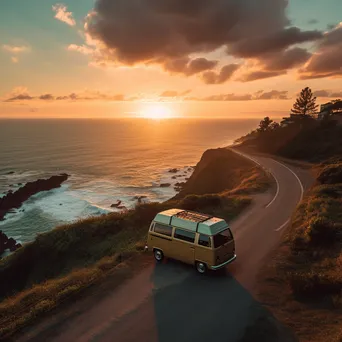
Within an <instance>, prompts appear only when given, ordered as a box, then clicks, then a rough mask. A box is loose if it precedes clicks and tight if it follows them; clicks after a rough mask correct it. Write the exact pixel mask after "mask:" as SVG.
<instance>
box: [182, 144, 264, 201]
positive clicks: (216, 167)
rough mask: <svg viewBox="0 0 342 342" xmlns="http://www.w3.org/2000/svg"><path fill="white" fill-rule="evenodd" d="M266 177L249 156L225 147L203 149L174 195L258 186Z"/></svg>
mask: <svg viewBox="0 0 342 342" xmlns="http://www.w3.org/2000/svg"><path fill="white" fill-rule="evenodd" d="M267 182H268V180H267V178H264V179H263V180H262V179H261V178H260V172H259V169H258V168H256V167H255V164H254V163H253V162H252V161H250V160H249V159H245V158H241V156H239V155H238V154H236V153H234V152H232V151H231V150H228V149H225V148H219V149H215V150H208V151H206V152H205V153H204V154H203V156H202V158H201V160H200V162H199V163H198V165H197V167H196V169H195V171H194V173H193V174H192V176H191V177H190V179H189V180H188V182H187V183H186V185H185V187H184V188H183V189H182V191H181V192H180V193H179V194H178V195H177V196H176V197H175V199H180V198H184V197H185V196H187V195H190V194H194V195H204V194H208V193H219V192H222V191H225V190H227V189H229V190H231V191H232V190H236V191H237V190H238V188H239V187H240V191H242V190H243V189H242V188H244V189H248V191H252V190H261V189H263V188H265V186H267Z"/></svg>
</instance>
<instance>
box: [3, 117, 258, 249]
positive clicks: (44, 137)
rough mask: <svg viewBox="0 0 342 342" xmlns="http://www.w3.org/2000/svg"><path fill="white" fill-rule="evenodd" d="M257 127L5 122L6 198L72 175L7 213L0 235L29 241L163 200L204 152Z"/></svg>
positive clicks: (196, 122)
mask: <svg viewBox="0 0 342 342" xmlns="http://www.w3.org/2000/svg"><path fill="white" fill-rule="evenodd" d="M258 121H259V120H255V119H251V120H232V119H230V120H225V119H219V120H210V119H203V120H200V119H168V120H160V121H157V120H149V119H113V120H108V119H98V120H97V119H87V120H85V119H83V120H81V119H79V120H71V119H70V120H0V197H2V196H4V193H5V192H6V191H8V190H14V191H15V190H16V189H18V188H19V187H20V186H22V185H23V184H25V183H26V182H28V181H33V180H36V179H38V178H46V177H48V176H51V175H56V174H59V173H64V172H65V173H68V174H70V178H69V179H68V180H67V181H66V182H65V183H64V184H63V185H62V187H61V188H58V189H54V190H51V191H47V192H41V193H38V194H37V195H35V196H33V197H31V198H30V199H29V200H28V201H26V202H25V203H24V204H23V206H22V207H21V208H20V209H19V210H15V211H14V212H12V213H9V214H7V215H6V218H5V220H4V221H0V230H2V231H4V232H5V233H6V234H7V235H8V236H9V237H13V238H14V239H16V240H17V241H19V242H21V243H25V242H29V241H32V240H33V239H34V238H35V237H36V235H37V234H39V233H43V232H46V231H49V230H51V229H52V228H54V227H56V226H58V225H62V224H65V223H70V222H73V221H75V220H78V219H80V218H85V217H88V216H97V215H101V214H105V213H109V212H111V211H116V210H118V209H116V208H111V205H112V204H113V203H116V202H117V201H118V200H120V201H122V205H124V206H126V207H127V208H133V207H134V206H135V205H136V203H137V200H136V198H135V197H136V196H146V197H145V198H144V199H143V200H144V201H146V202H151V201H165V200H167V199H169V198H171V197H173V196H174V195H175V194H176V191H175V190H174V186H173V185H174V184H175V183H176V182H184V181H186V178H189V177H190V175H191V171H189V167H190V166H195V165H196V164H197V162H198V161H199V160H200V158H201V155H202V154H203V152H204V151H205V150H207V149H209V148H217V147H224V146H227V145H229V144H231V143H232V142H233V141H234V140H235V139H236V138H238V137H240V136H242V135H244V134H246V133H247V132H249V131H250V130H251V129H254V128H255V127H256V126H257V124H258ZM171 168H177V169H179V171H178V172H177V173H176V174H173V173H170V172H169V170H170V169H171ZM12 172H14V173H12ZM8 173H11V174H8ZM175 175H176V176H177V178H176V179H173V178H172V177H173V176H175ZM20 183H21V184H22V185H18V184H20ZM163 183H170V184H171V186H170V187H160V184H163Z"/></svg>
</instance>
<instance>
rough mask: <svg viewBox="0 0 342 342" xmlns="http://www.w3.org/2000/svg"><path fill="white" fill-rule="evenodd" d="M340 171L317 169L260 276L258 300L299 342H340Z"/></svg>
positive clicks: (341, 165) (333, 166) (335, 166)
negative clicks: (278, 248) (264, 278)
mask: <svg viewBox="0 0 342 342" xmlns="http://www.w3.org/2000/svg"><path fill="white" fill-rule="evenodd" d="M341 170H342V162H337V163H336V162H334V163H330V162H327V163H323V164H320V165H319V166H318V167H317V181H316V184H315V185H314V187H313V188H312V189H311V191H310V192H309V193H308V195H307V196H306V197H305V199H304V200H303V202H302V203H301V205H300V206H299V207H298V210H297V211H296V213H295V216H294V219H293V224H292V227H291V229H290V230H289V231H288V234H287V236H286V240H285V241H284V244H283V246H282V248H281V252H280V253H277V255H276V256H275V258H276V263H275V264H273V265H272V266H271V268H270V269H269V270H268V271H267V272H266V273H267V279H268V281H266V285H265V284H264V286H263V287H264V292H263V293H262V294H261V298H262V300H263V301H265V302H266V303H269V304H270V305H271V307H272V310H273V311H275V313H276V314H277V316H278V318H280V319H281V320H282V321H284V322H286V323H287V324H288V325H290V327H291V328H292V329H293V330H294V331H295V332H296V334H297V335H298V337H299V338H300V340H301V341H310V342H326V341H331V342H340V341H342V210H341V208H342V172H341ZM264 276H265V275H264ZM279 293H281V294H282V295H281V296H279V295H277V294H279Z"/></svg>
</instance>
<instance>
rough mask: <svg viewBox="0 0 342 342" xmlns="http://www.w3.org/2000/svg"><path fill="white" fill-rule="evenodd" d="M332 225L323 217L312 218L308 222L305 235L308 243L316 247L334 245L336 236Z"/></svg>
mask: <svg viewBox="0 0 342 342" xmlns="http://www.w3.org/2000/svg"><path fill="white" fill-rule="evenodd" d="M336 233H337V230H336V229H335V227H334V225H333V223H331V222H330V221H329V220H328V219H326V218H323V217H314V218H312V219H311V221H310V222H309V225H308V227H307V229H306V234H307V236H308V237H309V239H310V243H312V244H313V245H316V246H327V245H330V244H332V243H334V241H335V239H336V237H337V235H336Z"/></svg>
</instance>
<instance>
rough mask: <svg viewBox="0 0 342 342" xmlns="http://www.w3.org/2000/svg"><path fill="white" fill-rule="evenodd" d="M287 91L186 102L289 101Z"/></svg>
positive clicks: (231, 95) (218, 95) (261, 92)
mask: <svg viewBox="0 0 342 342" xmlns="http://www.w3.org/2000/svg"><path fill="white" fill-rule="evenodd" d="M287 94H288V92H287V91H278V90H271V91H266V92H265V91H263V90H260V91H258V92H257V93H255V94H234V93H228V94H217V95H210V96H206V97H188V98H185V100H186V101H253V100H288V97H287Z"/></svg>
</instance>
